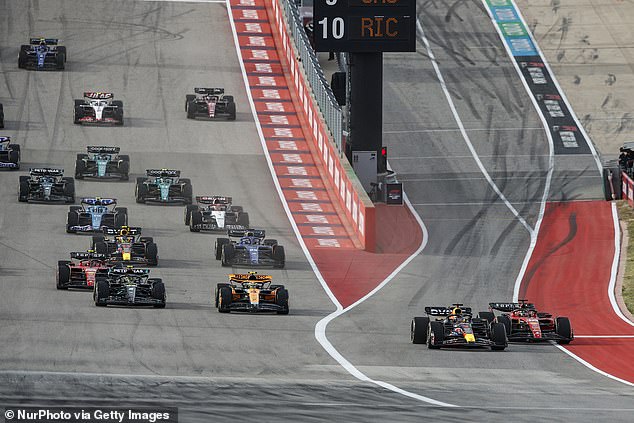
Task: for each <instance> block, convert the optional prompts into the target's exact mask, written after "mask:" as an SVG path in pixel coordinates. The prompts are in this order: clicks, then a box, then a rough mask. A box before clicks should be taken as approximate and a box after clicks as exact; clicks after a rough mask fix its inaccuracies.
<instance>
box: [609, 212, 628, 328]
mask: <svg viewBox="0 0 634 423" xmlns="http://www.w3.org/2000/svg"><path fill="white" fill-rule="evenodd" d="M612 221H613V222H614V259H613V260H612V269H611V270H610V283H609V284H608V298H610V304H611V305H612V309H613V310H614V313H616V315H617V316H619V317H620V318H621V320H623V321H624V322H625V323H627V324H628V325H630V326H634V322H632V321H631V320H630V319H628V318H627V317H626V316H625V315H624V314H623V312H622V311H621V308H620V307H619V304H618V303H617V301H616V292H615V291H616V277H617V274H618V272H619V261H620V259H621V226H620V225H619V213H618V210H617V209H616V202H615V201H612Z"/></svg>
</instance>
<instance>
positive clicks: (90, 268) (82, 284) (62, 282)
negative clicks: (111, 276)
mask: <svg viewBox="0 0 634 423" xmlns="http://www.w3.org/2000/svg"><path fill="white" fill-rule="evenodd" d="M70 258H71V260H60V261H58V262H57V289H68V288H79V289H81V288H85V289H93V287H94V286H95V281H96V280H97V277H102V276H103V277H106V276H107V275H108V270H109V268H110V267H112V264H111V263H109V262H108V260H107V259H106V255H105V254H99V253H94V252H90V251H88V252H73V253H70Z"/></svg>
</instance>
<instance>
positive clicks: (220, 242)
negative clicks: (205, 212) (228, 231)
mask: <svg viewBox="0 0 634 423" xmlns="http://www.w3.org/2000/svg"><path fill="white" fill-rule="evenodd" d="M230 243H231V240H230V239H229V238H216V242H215V244H214V255H215V256H216V260H220V259H221V258H222V248H223V247H224V246H225V245H227V244H230Z"/></svg>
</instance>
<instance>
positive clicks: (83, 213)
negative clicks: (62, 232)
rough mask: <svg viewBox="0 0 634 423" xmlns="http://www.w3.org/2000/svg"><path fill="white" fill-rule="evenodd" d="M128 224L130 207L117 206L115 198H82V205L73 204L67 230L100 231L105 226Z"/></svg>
mask: <svg viewBox="0 0 634 423" xmlns="http://www.w3.org/2000/svg"><path fill="white" fill-rule="evenodd" d="M127 224H128V209H127V208H125V207H117V200H116V199H115V198H99V197H96V198H82V200H81V206H71V207H70V210H69V212H68V217H67V219H66V232H68V233H78V232H99V233H101V232H102V231H103V228H104V227H105V228H121V227H122V226H126V225H127Z"/></svg>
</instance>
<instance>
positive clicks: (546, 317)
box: [480, 300, 574, 344]
mask: <svg viewBox="0 0 634 423" xmlns="http://www.w3.org/2000/svg"><path fill="white" fill-rule="evenodd" d="M489 309H490V310H491V311H489V312H480V317H481V318H483V319H487V320H488V321H489V322H493V321H496V322H498V323H502V324H503V325H504V327H505V329H506V336H507V338H508V340H509V341H526V342H540V341H555V342H557V343H558V344H568V343H570V341H572V340H573V339H574V333H573V331H572V326H571V325H570V320H569V319H568V318H567V317H555V316H553V315H552V314H550V313H544V312H539V311H537V310H536V309H535V305H534V304H531V303H529V302H528V301H527V300H519V302H517V303H489ZM494 310H498V311H501V312H502V314H500V315H498V316H496V315H495V313H494V312H493V311H494Z"/></svg>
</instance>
